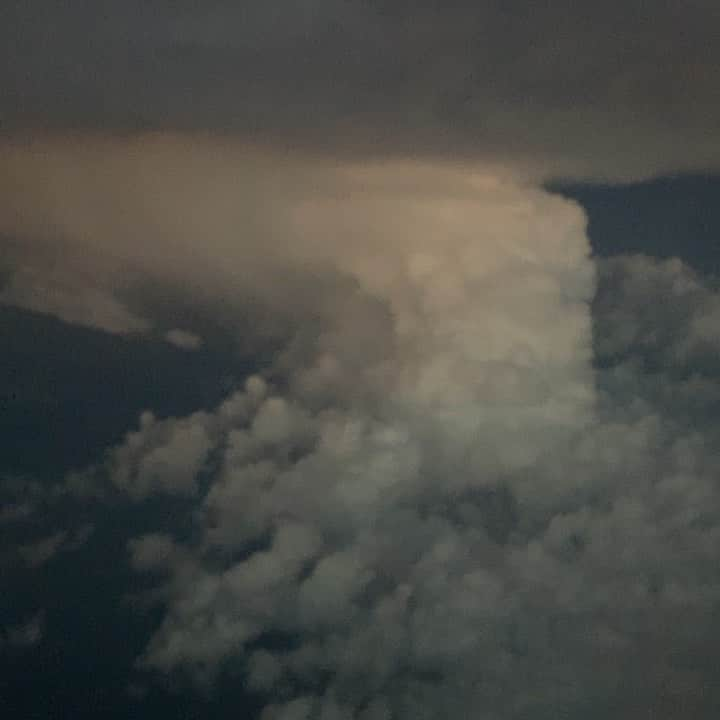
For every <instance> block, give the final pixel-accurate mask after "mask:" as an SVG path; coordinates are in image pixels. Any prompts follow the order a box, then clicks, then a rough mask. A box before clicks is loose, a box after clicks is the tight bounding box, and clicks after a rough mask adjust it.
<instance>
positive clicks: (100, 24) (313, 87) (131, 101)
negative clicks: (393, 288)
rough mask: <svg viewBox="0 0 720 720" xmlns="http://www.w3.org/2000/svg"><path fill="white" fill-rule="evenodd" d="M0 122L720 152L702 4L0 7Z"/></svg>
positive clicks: (439, 145)
mask: <svg viewBox="0 0 720 720" xmlns="http://www.w3.org/2000/svg"><path fill="white" fill-rule="evenodd" d="M5 5H6V7H4V8H3V14H2V19H1V20H2V21H0V85H1V86H2V87H3V89H4V92H3V93H2V96H0V127H2V128H10V129H12V130H18V129H21V130H22V129H28V128H30V129H35V130H38V129H47V128H54V129H61V130H78V129H80V130H82V129H93V130H101V131H110V132H133V131H136V130H145V131H147V130H158V131H168V130H169V131H173V130H174V131H177V130H184V131H209V132H216V133H217V132H226V133H231V134H236V135H239V136H241V137H243V138H245V139H248V138H253V139H257V138H259V137H262V138H264V139H268V140H270V141H271V142H272V143H273V144H277V143H280V144H283V145H286V146H303V147H305V148H313V149H314V150H315V151H318V152H321V153H327V152H330V154H335V155H338V154H340V155H343V154H344V155H348V154H353V153H358V152H359V153H361V154H365V155H368V154H373V155H375V156H381V157H386V156H388V155H393V156H395V157H398V156H401V157H403V156H404V157H407V156H410V157H418V156H422V157H424V158H428V157H433V156H434V157H438V156H440V157H458V156H466V157H467V156H471V157H474V158H476V159H478V158H485V159H487V158H500V159H501V160H502V161H503V162H505V161H508V160H513V159H514V160H521V161H522V162H524V163H526V164H527V165H528V166H530V167H532V168H533V169H534V170H535V171H536V172H539V173H542V174H545V175H547V174H548V173H549V174H555V175H557V174H560V175H563V174H565V175H572V176H575V177H577V176H578V175H580V176H589V177H596V178H597V177H612V178H617V177H623V178H627V177H642V176H647V175H651V174H655V173H663V172H666V173H667V172H675V171H679V170H705V169H708V168H715V169H717V168H718V167H719V164H720V144H719V136H718V127H720V105H719V103H718V93H717V87H718V86H719V85H720V74H719V69H720V62H719V58H720V40H719V39H718V33H717V27H718V26H719V25H720V11H719V10H718V5H717V3H716V2H714V1H713V0H688V1H687V2H680V1H679V0H669V1H668V2H656V3H648V2H645V1H644V0H605V1H604V2H597V0H555V2H552V3H538V2H533V1H532V0H521V1H520V2H507V0H483V2H475V1H470V0H451V1H449V2H439V1H438V0H432V1H431V0H415V1H414V2H403V1H402V0H365V1H363V2H347V0H322V1H321V2H317V1H316V2H312V3H300V2H288V1H287V0H244V1H243V2H233V1H231V0H206V2H203V3H198V2H187V0H184V1H176V2H172V3H170V2H167V1H166V0H158V1H157V2H154V3H152V6H151V7H150V6H148V4H147V3H146V2H144V1H142V0H123V1H122V2H121V1H120V0H98V2H95V3H92V4H91V5H88V4H83V5H78V4H76V3H53V4H49V3H47V2H43V0H24V1H23V2H11V3H6V4H5Z"/></svg>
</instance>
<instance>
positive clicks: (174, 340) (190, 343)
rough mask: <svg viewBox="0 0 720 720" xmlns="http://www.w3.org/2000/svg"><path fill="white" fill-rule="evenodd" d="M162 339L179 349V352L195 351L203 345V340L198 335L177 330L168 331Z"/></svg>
mask: <svg viewBox="0 0 720 720" xmlns="http://www.w3.org/2000/svg"><path fill="white" fill-rule="evenodd" d="M164 337H165V340H167V342H169V343H170V344H171V345H175V346H176V347H179V348H180V349H181V350H197V349H198V348H200V347H202V344H203V340H202V338H201V337H200V336H199V335H196V334H195V333H191V332H188V331H187V330H180V329H178V328H175V329H173V330H168V331H167V332H166V333H165V335H164Z"/></svg>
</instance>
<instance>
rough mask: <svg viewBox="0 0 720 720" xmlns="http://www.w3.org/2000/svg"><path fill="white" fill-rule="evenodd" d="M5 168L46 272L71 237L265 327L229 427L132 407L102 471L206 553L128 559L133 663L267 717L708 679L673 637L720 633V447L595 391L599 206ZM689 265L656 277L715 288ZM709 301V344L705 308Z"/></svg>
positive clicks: (556, 695)
mask: <svg viewBox="0 0 720 720" xmlns="http://www.w3.org/2000/svg"><path fill="white" fill-rule="evenodd" d="M3 153H4V158H5V159H6V160H7V161H8V163H9V164H10V165H11V166H12V167H14V168H15V170H16V172H15V181H14V184H13V185H8V187H7V188H6V190H7V192H6V193H4V195H3V198H4V199H3V201H2V202H3V206H2V208H3V209H2V212H0V224H1V225H0V227H1V229H2V231H3V232H4V233H6V234H8V235H12V236H13V237H22V238H25V239H26V243H25V244H24V245H23V246H22V248H21V249H20V250H18V253H19V255H18V256H22V257H23V258H25V259H26V262H30V263H31V262H33V259H34V258H36V257H43V255H44V254H47V253H48V252H50V251H51V250H48V248H52V247H53V243H57V242H61V243H62V245H61V246H62V248H63V252H64V253H65V254H66V256H67V257H68V258H75V260H74V261H73V262H75V263H76V267H78V266H79V267H83V268H92V267H95V266H97V268H98V269H101V270H102V272H98V273H95V277H97V278H102V282H103V286H104V287H106V288H108V291H109V292H112V293H115V294H117V295H118V297H125V298H127V297H131V292H130V285H131V283H130V282H129V279H130V278H132V279H133V280H135V279H137V278H142V279H143V282H152V283H169V284H173V285H174V286H176V287H178V286H181V287H183V288H184V290H185V292H186V294H187V296H188V297H190V298H192V301H193V302H197V303H215V306H216V307H222V308H223V310H222V312H223V313H225V314H227V315H228V316H230V317H233V316H234V315H235V314H238V315H242V314H243V313H248V312H252V313H257V317H259V318H261V319H262V322H255V323H252V322H250V323H249V324H247V325H245V326H244V327H252V326H253V325H255V326H256V330H257V331H258V332H256V334H253V333H251V332H248V334H247V335H245V336H244V337H243V341H244V342H245V343H246V344H248V345H250V346H253V345H254V344H257V347H264V345H262V342H263V337H262V335H263V333H271V334H273V336H274V340H275V345H274V347H275V348H276V349H277V352H275V353H274V354H273V355H272V356H270V357H266V358H261V364H263V363H264V369H263V371H262V372H261V373H260V374H258V375H253V376H252V377H250V378H248V379H247V381H246V383H245V384H244V386H243V387H242V388H239V389H238V390H237V391H235V392H233V393H232V394H230V395H229V396H228V397H227V398H226V400H225V401H224V402H223V403H222V404H220V405H219V406H218V407H216V408H215V409H212V410H206V411H200V412H197V413H193V414H191V415H189V416H187V417H183V418H162V419H159V418H156V417H154V416H153V415H151V414H145V415H143V416H142V418H141V421H140V425H139V427H138V428H137V429H136V430H133V431H131V432H129V433H128V435H127V436H126V438H125V440H124V441H123V442H122V443H121V444H120V445H118V446H117V447H116V448H113V449H111V450H110V451H109V452H108V455H107V459H106V462H105V464H104V465H101V466H100V467H98V468H94V469H93V470H92V471H91V472H89V473H88V477H89V478H90V481H93V479H97V481H100V480H101V479H102V478H104V479H105V480H106V481H107V482H109V483H112V484H113V485H114V486H115V487H116V488H118V489H119V490H121V491H122V492H127V493H128V495H129V496H131V497H133V498H135V499H137V500H142V499H144V498H146V497H149V496H163V495H178V496H181V497H183V498H190V499H192V500H193V502H194V504H195V505H194V507H195V511H196V512H195V514H194V521H195V525H194V528H193V532H192V533H191V537H190V538H188V537H187V535H185V536H183V537H180V536H174V535H173V534H172V533H167V532H165V531H163V532H161V531H160V530H159V529H158V531H157V532H154V533H150V534H148V535H144V536H140V537H136V538H134V539H133V540H132V541H131V543H130V547H129V550H130V559H131V562H132V563H133V565H134V566H135V568H136V569H137V570H138V571H139V572H148V571H150V572H154V573H159V575H158V577H159V578H160V580H159V589H158V593H157V595H156V597H158V598H159V599H160V600H161V601H162V603H163V608H164V615H163V620H162V622H161V624H160V626H159V627H158V628H157V631H156V632H155V634H154V636H153V637H152V638H151V639H150V641H149V643H148V646H147V649H146V651H145V653H144V655H143V656H142V658H141V659H140V661H139V662H140V665H141V666H142V667H143V668H145V669H148V670H153V671H155V672H161V673H168V672H174V671H178V670H185V671H189V672H190V673H191V674H192V675H194V676H195V677H196V678H200V679H205V680H206V679H208V678H211V677H213V676H214V675H215V674H217V673H218V672H220V671H221V670H222V669H223V668H224V667H227V666H228V665H232V666H233V667H234V668H236V669H237V668H239V669H240V672H241V675H242V678H243V682H244V683H245V686H246V687H247V689H248V691H249V692H253V693H256V694H258V695H259V696H260V697H262V698H264V702H265V709H264V711H263V718H264V720H291V719H293V718H303V719H312V720H333V719H344V718H357V719H358V720H376V719H381V718H382V719H386V718H400V719H402V720H405V718H408V719H409V718H413V719H414V718H437V717H442V716H447V717H458V718H459V717H469V716H470V717H472V716H478V717H486V718H490V719H494V718H498V720H505V719H506V718H513V720H515V718H517V719H520V718H523V717H528V716H533V717H538V716H539V717H542V716H543V713H544V714H545V715H546V716H547V715H550V714H552V713H554V712H556V711H557V708H563V709H565V710H568V712H569V711H570V710H573V711H577V712H585V711H589V708H593V707H594V708H596V709H598V708H600V710H603V709H604V710H605V711H606V712H610V711H611V709H612V708H613V707H614V708H616V709H617V708H619V712H620V713H621V716H622V713H626V714H629V713H630V712H631V710H632V708H633V707H635V705H633V703H636V702H638V700H637V697H636V698H635V699H633V698H632V697H631V693H630V692H629V691H627V690H626V689H624V686H623V683H624V682H630V683H631V685H632V686H633V687H634V689H635V690H636V691H637V694H638V696H639V697H640V698H641V700H640V702H642V703H644V706H645V707H647V706H652V707H656V708H658V709H662V703H660V704H658V702H659V701H657V699H656V695H657V693H658V692H659V688H660V687H661V686H663V687H666V688H669V689H667V690H665V691H664V692H666V693H669V694H670V695H671V696H673V697H675V696H678V695H680V696H682V695H683V693H685V695H689V696H692V697H697V688H699V687H701V685H702V683H703V681H704V679H705V677H706V675H707V672H708V670H707V668H706V667H704V666H698V667H692V668H690V669H687V668H685V669H681V670H678V669H677V668H676V667H675V665H674V659H673V657H672V656H671V654H670V652H669V648H670V646H673V647H677V648H683V650H684V651H687V652H690V651H691V650H692V649H693V647H695V645H696V644H697V633H698V632H699V631H701V630H702V631H707V630H709V629H710V628H713V627H714V625H713V623H714V622H715V621H714V619H713V618H714V616H713V612H712V608H713V604H714V603H715V602H716V599H717V593H718V588H720V585H719V584H718V578H717V577H716V575H717V572H716V570H714V561H713V547H714V543H715V540H716V538H717V532H718V530H717V523H716V522H715V518H716V517H717V515H716V512H715V511H716V509H717V498H716V493H715V491H714V489H713V485H712V478H713V476H714V473H715V472H716V469H717V468H716V465H717V463H716V461H714V460H713V458H712V457H711V456H710V455H709V454H708V453H707V451H706V449H705V448H706V445H707V443H708V442H709V440H710V438H711V434H710V430H707V431H704V432H699V431H695V430H693V429H692V427H690V426H689V425H688V424H687V423H686V422H685V420H684V419H683V413H674V412H672V411H671V410H669V409H668V408H667V406H665V405H660V404H658V403H657V402H656V399H655V396H654V395H652V393H647V394H646V393H644V390H643V387H642V383H639V382H637V374H638V373H637V372H636V370H635V369H634V366H633V365H632V364H629V365H625V366H623V367H620V368H615V369H614V370H613V371H609V370H608V371H606V370H602V373H603V374H602V377H600V376H599V375H598V373H599V372H600V371H599V370H598V369H597V368H596V367H595V364H594V361H595V360H597V358H594V357H593V340H592V316H591V301H592V299H593V296H594V292H595V282H596V270H597V268H596V263H595V261H594V260H593V259H592V258H591V257H590V254H589V244H588V240H587V237H586V235H585V218H584V215H583V213H582V211H581V210H580V208H579V207H578V206H576V205H575V204H574V203H572V202H569V201H567V200H565V199H562V198H560V197H557V196H553V195H551V194H549V193H547V192H545V191H543V190H540V189H538V188H537V187H535V186H533V185H531V184H529V183H527V182H524V181H523V180H518V179H516V178H513V177H511V176H510V175H509V174H508V173H507V172H503V171H500V170H499V169H498V168H494V167H491V166H485V165H483V166H476V165H473V164H466V165H462V166H461V165H452V164H440V165H432V164H428V163H424V162H415V163H403V162H390V161H384V162H375V163H361V162H330V161H329V160H327V159H311V158H309V157H307V156H299V155H298V156H289V155H284V154H281V153H278V152H274V153H263V152H261V151H258V150H256V149H255V150H251V149H248V148H246V147H245V148H243V147H239V146H236V145H233V144H231V143H230V144H228V143H221V142H216V143H205V144H203V143H197V142H195V143H191V144H189V145H188V144H185V143H184V142H181V141H180V140H179V139H178V138H174V139H167V138H165V139H154V140H152V139H147V138H146V139H144V140H137V139H136V140H133V141H129V142H125V143H124V142H120V141H112V142H110V141H99V140H96V141H90V142H85V143H79V144H78V145H77V146H74V147H70V146H68V147H65V148H63V147H60V146H56V145H52V144H51V145H42V144H41V145H37V144H35V145H31V146H22V145H18V144H17V143H16V144H15V145H6V146H5V147H4V148H3ZM58 237H61V238H62V240H61V241H58V239H57V238H58ZM28 248H30V249H31V250H30V251H28ZM633 262H634V263H635V264H633ZM642 262H644V261H642V260H635V261H627V262H626V263H625V264H624V265H622V266H619V267H614V268H613V267H612V266H603V267H602V268H601V272H600V277H601V279H603V281H604V282H605V283H606V285H605V288H607V287H608V283H609V284H610V285H611V284H612V282H616V283H619V284H620V287H621V288H622V293H624V294H625V295H629V294H630V288H631V287H632V283H625V282H624V281H623V277H624V275H623V274H624V273H626V274H627V273H630V274H632V273H634V272H635V270H636V266H637V264H638V263H642ZM673 268H674V270H673ZM673 268H666V267H655V266H653V267H652V268H650V270H649V271H648V272H645V270H643V271H642V272H641V273H639V274H641V275H645V276H647V277H648V278H650V282H651V283H652V286H653V288H654V291H657V288H658V287H659V286H662V283H663V282H665V281H666V279H667V278H668V277H669V276H671V275H673V273H675V274H676V275H677V278H676V279H675V280H672V282H676V283H678V284H679V285H683V283H684V285H685V286H687V285H688V283H690V284H692V282H694V281H693V278H692V275H691V274H690V273H688V272H687V270H686V269H685V268H683V267H682V266H678V267H675V266H673ZM646 269H647V268H646ZM611 281H612V282H611ZM696 285H697V283H696ZM693 292H694V293H695V294H694V295H693V298H694V299H691V300H688V301H687V302H685V305H684V306H683V307H686V310H687V312H688V313H690V314H692V315H693V317H694V318H695V316H697V317H696V318H695V319H696V320H697V324H698V328H699V329H698V332H700V333H701V334H702V329H703V328H704V327H705V325H703V323H702V319H701V316H702V317H704V316H703V315H702V313H701V312H700V310H698V308H701V309H702V312H705V309H707V308H711V307H714V305H713V303H714V295H713V294H712V292H711V290H710V289H708V288H705V287H704V286H701V285H697V287H696V288H695V290H694V291H693ZM611 297H613V296H611ZM603 302H605V305H603V307H606V312H607V314H608V316H610V315H612V313H615V314H616V315H617V314H620V313H622V312H623V308H624V309H625V311H626V312H628V313H629V314H628V316H627V317H623V318H622V320H623V322H622V323H620V322H618V323H614V325H616V327H617V328H618V329H621V328H625V327H630V328H634V329H633V331H632V333H630V332H629V331H628V333H626V336H627V337H626V336H625V335H624V336H623V338H625V339H623V338H619V337H615V338H613V337H611V335H610V334H608V335H607V337H608V342H609V343H610V346H609V349H608V350H606V351H602V352H606V353H607V354H608V355H611V354H612V355H613V356H615V355H617V356H622V354H623V352H631V351H632V348H633V347H634V346H633V341H631V340H628V339H627V338H630V337H631V339H632V338H640V337H645V335H643V332H640V331H639V330H638V329H637V327H636V326H637V324H638V323H640V324H642V323H647V322H649V320H648V319H647V318H645V319H643V317H644V316H642V314H641V313H639V312H638V311H637V310H634V311H632V312H631V311H630V310H629V309H628V308H632V307H634V305H633V303H632V302H628V303H625V304H624V305H622V306H619V307H616V306H614V305H613V304H612V302H610V301H608V300H607V296H606V300H605V301H603ZM601 305H602V302H601ZM249 308H250V309H251V310H249ZM142 311H143V313H145V314H147V316H148V317H152V308H151V307H146V308H142ZM266 320H267V321H268V322H267V324H266V322H265V321H266ZM258 326H261V327H258ZM693 347H694V346H693ZM623 379H624V380H625V383H626V384H625V385H624V386H623V385H622V382H623ZM623 387H624V389H625V395H623V394H622V393H621V392H618V389H619V388H620V389H622V388H623ZM628 388H631V390H630V391H629V392H628ZM87 481H88V480H87V478H86V479H85V482H87ZM689 613H692V617H693V618H694V622H693V623H692V628H690V627H689V626H688V625H684V624H682V623H679V622H678V620H679V619H680V618H682V617H685V616H687V615H688V614H689ZM668 627H671V628H672V631H671V636H672V638H671V640H672V641H671V642H670V641H667V640H666V639H665V640H664V639H663V635H662V632H663V628H668ZM658 648H660V651H659V650H658ZM700 665H702V664H700ZM649 666H652V667H653V672H652V674H651V678H650V679H648V678H647V677H645V674H644V673H643V672H642V668H643V667H649ZM673 693H674V694H675V695H673ZM698 702H702V698H701V699H700V700H698ZM603 703H604V704H603ZM613 703H614V704H613Z"/></svg>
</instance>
